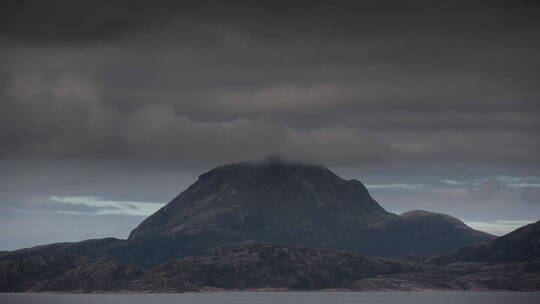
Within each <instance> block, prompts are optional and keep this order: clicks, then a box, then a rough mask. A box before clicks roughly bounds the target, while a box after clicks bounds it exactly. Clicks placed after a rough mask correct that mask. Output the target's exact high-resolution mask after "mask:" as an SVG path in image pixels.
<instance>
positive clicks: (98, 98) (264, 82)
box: [0, 1, 540, 167]
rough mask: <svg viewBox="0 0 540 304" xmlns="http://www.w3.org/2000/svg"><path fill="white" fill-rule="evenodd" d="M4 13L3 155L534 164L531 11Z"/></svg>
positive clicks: (160, 7)
mask: <svg viewBox="0 0 540 304" xmlns="http://www.w3.org/2000/svg"><path fill="white" fill-rule="evenodd" d="M1 11H2V14H3V16H2V18H1V20H2V21H1V22H2V26H1V27H0V28H1V30H0V39H2V41H3V46H2V47H1V48H0V52H1V55H2V58H3V59H2V63H3V64H2V68H1V70H0V73H1V74H0V75H1V78H2V93H1V98H2V104H3V109H4V111H2V113H1V114H0V119H1V122H0V123H1V126H0V127H1V129H0V136H1V139H2V142H3V143H4V145H3V147H2V150H1V151H0V153H1V154H0V155H2V156H3V157H7V158H12V157H15V156H23V157H44V158H58V157H62V158H65V157H68V158H76V159H77V158H92V157H100V158H112V159H128V158H133V159H135V160H137V162H141V161H143V162H151V163H155V162H161V163H164V164H168V163H171V162H174V163H175V164H180V165H187V164H189V165H190V166H195V167H196V166H198V164H199V165H208V164H219V163H222V162H228V161H236V160H243V159H253V158H260V157H264V156H265V155H268V154H272V153H281V154H284V155H287V156H288V157H291V158H299V159H308V160H310V161H318V162H323V163H326V164H335V165H358V164H365V163H373V162H382V161H398V162H399V161H403V160H407V161H411V160H412V161H421V160H436V161H443V162H444V161H502V162H516V161H517V162H535V161H537V160H538V159H537V153H536V151H538V148H539V146H540V144H539V143H540V139H539V136H538V129H539V127H540V122H539V121H538V119H537V116H538V114H539V106H538V105H539V102H538V99H539V96H540V89H539V88H538V86H537V83H538V80H540V75H539V72H538V71H539V70H540V69H538V68H539V65H540V62H539V58H538V56H537V54H538V53H539V52H540V42H539V40H538V39H537V38H536V37H537V35H538V29H539V26H538V25H539V18H538V17H539V11H540V10H539V7H538V5H537V4H536V3H535V2H527V1H512V2H505V1H500V2H497V1H489V2H480V1H476V2H475V1H473V2H452V3H450V2H448V3H442V2H441V3H430V2H421V1H416V2H407V3H403V2H385V1H383V2H380V1H379V2H362V3H356V2H337V3H334V4H330V3H328V2H303V1H297V2H293V3H290V2H279V1H277V2H265V3H257V4H254V3H251V2H246V3H242V2H233V3H227V4H225V3H224V2H219V1H205V2H200V1H197V2H182V3H179V2H173V1H171V2H168V1H158V2H148V1H118V2H117V1H115V2H105V1H77V2H73V1H4V2H3V9H2V10H1ZM215 151H220V153H215Z"/></svg>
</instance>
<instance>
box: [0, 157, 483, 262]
mask: <svg viewBox="0 0 540 304" xmlns="http://www.w3.org/2000/svg"><path fill="white" fill-rule="evenodd" d="M492 238H493V236H491V235H489V234H486V233H483V232H480V231H476V230H473V229H471V228H470V227H467V226H466V225H465V224H464V223H463V222H461V221H459V220H458V219H456V218H453V217H450V216H448V215H444V214H438V213H431V212H427V211H411V212H407V213H404V214H401V215H396V214H393V213H390V212H388V211H386V210H385V209H384V208H383V207H381V206H380V205H379V204H378V203H377V202H376V201H375V200H374V199H373V198H372V197H371V195H370V194H369V192H368V190H367V189H366V187H365V186H364V185H363V184H362V183H360V182H359V181H357V180H344V179H342V178H340V177H339V176H337V175H336V174H334V173H333V172H331V171H330V170H328V169H327V168H324V167H321V166H315V165H307V164H300V163H292V162H286V161H282V160H277V159H269V160H265V161H261V162H243V163H237V164H230V165H225V166H221V167H218V168H215V169H213V170H210V171H208V172H206V173H204V174H202V175H201V176H200V177H199V178H198V180H197V181H196V182H195V183H194V184H193V185H191V186H190V187H189V188H187V189H186V190H185V191H183V192H182V193H180V195H178V196H177V197H176V198H175V199H173V200H172V201H171V202H170V203H169V204H167V205H166V206H164V207H163V208H162V209H160V210H159V211H157V212H156V213H154V214H153V215H151V216H150V217H148V218H147V219H145V220H144V221H143V222H142V223H141V224H140V225H139V226H138V227H137V228H135V229H134V230H133V231H132V232H131V234H130V236H129V238H128V239H127V240H119V239H114V238H105V239H99V240H86V241H82V242H75V243H58V244H49V245H43V246H37V247H33V248H27V249H22V250H16V251H13V252H8V253H4V254H2V255H0V261H1V260H3V259H14V258H18V259H22V258H26V257H31V256H36V255H39V256H54V255H63V254H74V255H81V256H84V257H86V258H88V259H90V260H93V261H100V260H115V261H120V262H123V263H129V264H134V265H138V266H142V267H144V268H148V267H153V266H156V265H159V264H161V263H163V262H165V261H167V260H170V259H177V258H182V257H186V256H196V255H205V254H208V253H209V252H210V251H211V250H213V249H216V248H221V247H228V246H232V245H238V244H243V243H259V242H271V243H277V244H285V245H293V246H304V247H311V248H334V249H344V250H351V251H355V252H359V253H364V254H369V255H374V256H383V257H397V256H411V255H414V256H431V255H436V254H441V253H444V252H446V251H449V250H453V249H457V248H460V247H463V246H468V245H473V244H478V243H480V242H483V241H487V240H491V239H492Z"/></svg>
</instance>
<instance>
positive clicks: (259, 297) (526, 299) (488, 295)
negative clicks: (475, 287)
mask: <svg viewBox="0 0 540 304" xmlns="http://www.w3.org/2000/svg"><path fill="white" fill-rule="evenodd" d="M0 303H2V304H4V303H5V304H8V303H9V304H17V303H36V304H37V303H47V304H49V303H55V304H56V303H58V304H63V303H78V304H102V303H117V304H139V303H150V304H169V303H179V304H184V303H185V304H214V303H216V304H218V303H219V304H278V303H284V304H288V303H290V304H304V303H305V304H327V303H328V304H334V303H336V304H345V303H346V304H349V303H362V304H372V303H405V304H408V303H411V304H417V303H440V304H447V303H448V304H450V303H459V304H467V303H486V304H496V303H510V304H515V303H535V304H539V303H540V293H532V292H519V293H518V292H453V291H448V292H446V291H433V292H323V291H315V292H211V293H184V294H43V293H4V294H1V293H0Z"/></svg>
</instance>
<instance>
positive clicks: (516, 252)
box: [433, 221, 540, 264]
mask: <svg viewBox="0 0 540 304" xmlns="http://www.w3.org/2000/svg"><path fill="white" fill-rule="evenodd" d="M539 259H540V221H538V222H536V223H533V224H529V225H526V226H523V227H521V228H519V229H516V230H514V231H512V232H510V233H508V234H506V235H504V236H501V237H498V238H496V239H495V240H493V241H490V242H486V243H483V244H479V245H474V246H468V247H464V248H460V249H457V250H455V251H453V252H450V253H446V254H443V255H440V256H438V257H435V258H434V259H433V262H435V263H438V264H449V263H453V262H522V261H530V260H539Z"/></svg>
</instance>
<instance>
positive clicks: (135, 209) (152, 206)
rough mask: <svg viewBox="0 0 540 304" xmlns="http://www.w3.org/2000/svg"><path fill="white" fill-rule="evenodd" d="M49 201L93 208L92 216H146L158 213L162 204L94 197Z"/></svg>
mask: <svg viewBox="0 0 540 304" xmlns="http://www.w3.org/2000/svg"><path fill="white" fill-rule="evenodd" d="M49 200H50V201H53V202H60V203H64V204H70V205H80V206H87V207H92V208H95V212H93V213H94V214H99V215H106V214H125V215H142V216H148V215H151V214H153V213H154V212H156V211H158V210H159V209H160V208H161V207H163V205H164V204H162V203H155V202H131V201H113V200H107V199H104V198H101V197H94V196H51V197H50V198H49ZM57 212H58V213H82V212H78V211H62V210H59V211H57Z"/></svg>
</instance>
